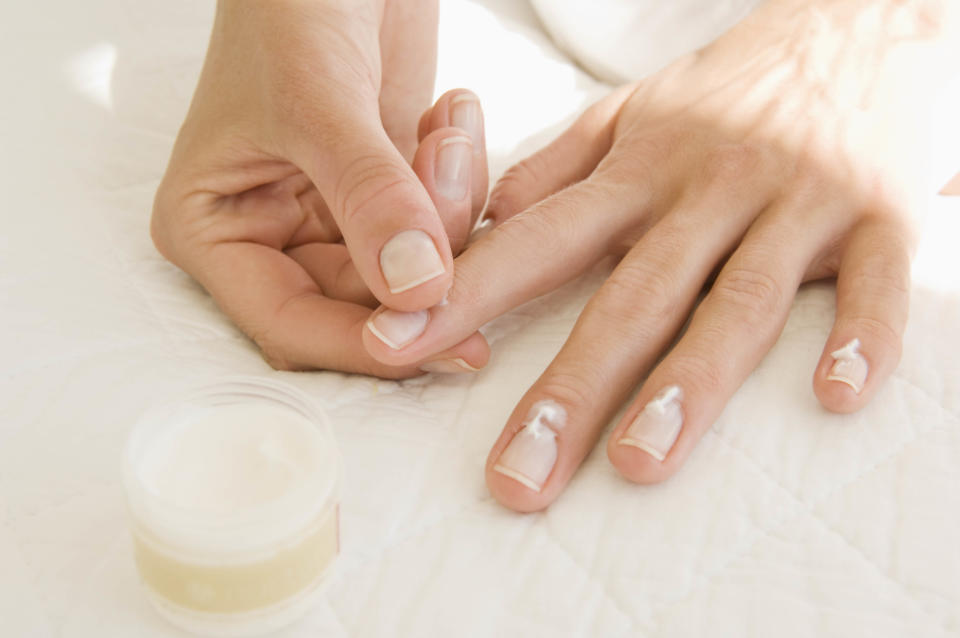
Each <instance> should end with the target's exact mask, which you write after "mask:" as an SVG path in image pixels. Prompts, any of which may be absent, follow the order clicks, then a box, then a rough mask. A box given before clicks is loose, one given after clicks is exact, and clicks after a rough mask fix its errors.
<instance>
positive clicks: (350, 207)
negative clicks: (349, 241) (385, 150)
mask: <svg viewBox="0 0 960 638" xmlns="http://www.w3.org/2000/svg"><path fill="white" fill-rule="evenodd" d="M408 190H409V185H408V180H407V175H406V173H405V172H404V171H402V170H401V169H400V168H399V167H398V166H397V165H396V164H395V163H394V162H392V161H391V160H390V159H389V158H385V157H382V156H380V155H375V154H369V155H362V156H360V157H358V158H356V159H354V160H353V161H352V162H351V163H350V164H348V165H347V166H346V167H345V169H344V170H343V172H342V174H341V175H340V178H339V179H338V180H337V183H336V186H335V187H334V196H333V200H334V202H335V204H334V209H335V210H339V211H340V212H341V214H342V216H343V221H344V222H350V221H351V220H353V219H354V218H356V217H357V216H358V215H361V214H363V211H364V210H366V209H367V206H366V205H367V204H368V203H369V202H370V201H371V200H373V199H374V198H382V199H384V200H385V201H393V202H406V201H408V200H409V199H410V197H409V194H408V193H407V191H408Z"/></svg>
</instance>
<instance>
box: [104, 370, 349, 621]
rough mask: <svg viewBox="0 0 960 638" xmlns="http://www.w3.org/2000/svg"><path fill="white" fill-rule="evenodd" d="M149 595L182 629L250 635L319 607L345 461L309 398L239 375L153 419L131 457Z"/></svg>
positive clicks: (138, 542)
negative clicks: (318, 598) (313, 604)
mask: <svg viewBox="0 0 960 638" xmlns="http://www.w3.org/2000/svg"><path fill="white" fill-rule="evenodd" d="M123 465H124V467H123V476H124V487H125V489H126V494H127V503H128V509H129V514H130V521H131V530H132V533H133V541H134V556H135V560H136V564H137V568H138V570H139V572H140V576H141V579H142V581H143V584H144V586H145V589H146V591H147V595H148V596H149V598H150V601H151V602H152V603H153V605H154V607H156V609H157V610H158V611H159V612H160V614H161V615H163V616H164V617H166V618H167V619H168V620H169V621H170V622H172V623H173V624H175V625H177V626H179V627H180V628H182V629H185V630H187V631H190V632H192V633H196V634H202V635H210V636H250V635H256V634H262V633H266V632H269V631H273V630H275V629H278V628H280V627H282V626H284V625H287V624H289V623H291V622H293V621H294V620H296V619H297V618H299V617H300V616H301V615H302V613H303V612H305V611H306V610H307V609H308V608H309V606H310V605H311V603H312V602H313V601H314V599H315V598H316V596H315V594H316V593H317V592H318V589H319V586H320V584H321V582H322V580H323V577H324V575H325V574H326V573H327V571H328V567H329V565H330V563H331V562H332V561H333V559H334V557H335V556H336V554H337V553H338V551H339V512H338V502H339V486H340V474H341V468H340V457H339V453H338V451H337V447H336V442H335V440H334V438H333V434H332V432H331V430H330V427H329V424H328V423H327V421H326V418H325V417H324V416H323V414H322V413H321V412H320V411H319V410H318V409H317V408H316V407H315V406H314V405H313V404H312V403H311V401H310V400H309V399H308V398H307V397H305V396H304V395H303V394H301V393H300V392H298V391H296V390H294V389H293V388H290V387H288V386H285V385H283V384H280V383H277V382H274V381H271V380H266V379H259V378H245V377H236V378H231V379H228V380H225V381H223V382H221V383H217V384H214V385H210V386H205V387H202V388H198V389H197V390H195V391H193V392H191V393H189V394H187V395H186V396H184V397H182V398H181V399H180V400H177V401H173V402H170V403H167V404H164V405H162V406H159V407H157V408H154V409H152V410H150V411H148V412H147V413H146V414H145V415H144V416H143V417H142V418H141V419H140V421H139V422H138V423H137V424H136V425H135V426H134V428H133V431H132V432H131V434H130V438H129V440H128V443H127V448H126V451H125V455H124V464H123Z"/></svg>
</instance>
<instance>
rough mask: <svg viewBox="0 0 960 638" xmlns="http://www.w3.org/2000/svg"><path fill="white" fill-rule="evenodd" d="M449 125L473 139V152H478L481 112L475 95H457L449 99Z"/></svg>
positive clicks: (480, 141)
mask: <svg viewBox="0 0 960 638" xmlns="http://www.w3.org/2000/svg"><path fill="white" fill-rule="evenodd" d="M450 126H455V127H457V128H458V129H460V130H462V131H464V132H465V133H466V134H467V135H469V136H470V139H471V140H472V141H473V152H474V153H479V152H480V149H481V148H482V146H483V144H482V142H483V113H482V112H481V111H480V102H478V101H477V99H476V98H475V97H473V96H472V95H458V96H456V97H455V98H453V99H452V100H450Z"/></svg>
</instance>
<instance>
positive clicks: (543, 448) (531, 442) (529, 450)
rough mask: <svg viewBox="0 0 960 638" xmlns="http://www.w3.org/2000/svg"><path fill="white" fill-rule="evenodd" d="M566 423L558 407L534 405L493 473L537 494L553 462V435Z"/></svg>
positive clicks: (555, 460)
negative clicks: (507, 477)
mask: <svg viewBox="0 0 960 638" xmlns="http://www.w3.org/2000/svg"><path fill="white" fill-rule="evenodd" d="M566 422H567V411H566V410H564V409H563V406H561V405H560V404H559V403H556V402H555V401H551V400H549V399H546V400H544V401H537V402H536V403H534V404H533V407H531V408H530V411H529V412H528V413H527V418H526V419H524V421H523V428H522V429H521V430H520V431H519V432H517V433H516V434H515V435H514V436H513V440H511V441H510V444H509V445H507V447H506V449H505V450H504V451H503V452H502V453H501V454H500V458H499V459H498V460H497V464H496V465H494V466H493V469H494V470H496V471H497V472H499V473H500V474H503V475H504V476H509V477H510V478H512V479H514V480H515V481H519V482H520V483H523V484H524V485H526V486H527V487H529V488H530V489H531V490H533V491H534V492H539V491H540V490H541V489H542V488H543V484H544V483H545V482H546V480H547V477H548V476H550V472H551V471H552V470H553V466H554V464H555V463H556V462H557V431H559V430H560V429H561V428H563V426H564V425H565V424H566Z"/></svg>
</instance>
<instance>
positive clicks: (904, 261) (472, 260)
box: [363, 0, 960, 511]
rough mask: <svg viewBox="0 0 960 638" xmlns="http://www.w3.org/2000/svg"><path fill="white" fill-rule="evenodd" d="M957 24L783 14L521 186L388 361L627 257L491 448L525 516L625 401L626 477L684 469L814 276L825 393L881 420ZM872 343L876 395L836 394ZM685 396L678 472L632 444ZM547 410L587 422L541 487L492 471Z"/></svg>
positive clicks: (622, 458)
mask: <svg viewBox="0 0 960 638" xmlns="http://www.w3.org/2000/svg"><path fill="white" fill-rule="evenodd" d="M958 22H960V20H958V17H957V6H956V3H953V2H951V1H950V0H942V1H941V0H928V1H922V0H914V1H907V2H894V1H892V0H889V1H888V0H862V1H858V0H848V1H846V2H839V1H837V0H820V1H810V0H771V1H770V2H768V3H766V4H765V5H763V6H762V7H761V8H760V9H759V10H758V11H756V12H755V13H754V14H753V15H751V16H750V17H749V18H747V19H746V20H745V21H744V22H743V23H741V24H740V25H738V26H737V27H735V28H734V29H733V30H732V31H731V32H729V33H728V34H726V35H724V36H722V37H721V38H720V39H718V40H717V41H716V42H714V43H713V44H712V45H710V46H708V47H706V48H705V49H703V50H701V51H699V52H697V53H695V54H692V55H690V56H688V57H686V58H684V59H681V60H678V61H677V62H675V63H674V64H672V65H670V66H669V67H668V68H666V69H664V70H663V71H661V72H659V73H657V74H655V75H654V76H652V77H650V78H649V79H647V80H644V81H643V82H641V83H639V84H636V85H631V86H626V87H623V88H621V89H620V90H618V91H616V92H614V93H613V94H612V95H610V96H609V97H607V98H606V99H604V100H602V101H601V102H599V103H597V104H595V105H594V106H593V107H591V108H590V109H588V110H587V111H586V112H585V113H584V114H583V116H582V117H581V118H580V119H579V120H578V121H577V122H576V123H574V124H573V125H572V127H571V128H570V129H569V130H568V131H566V132H565V133H564V134H563V135H561V136H560V137H559V138H558V139H557V140H555V141H554V142H553V143H552V144H551V145H550V146H548V147H547V148H545V149H543V150H542V151H540V152H538V153H537V154H535V155H534V156H532V157H530V158H528V159H527V160H525V161H524V162H521V163H520V164H519V165H517V166H515V167H514V168H512V169H511V170H510V171H508V172H507V173H506V175H505V176H504V177H503V179H502V180H501V181H500V182H499V183H498V184H497V186H496V187H495V189H494V192H493V194H492V195H491V201H490V205H489V209H488V212H487V218H489V219H491V220H492V222H493V224H495V227H494V228H493V230H492V231H490V232H489V233H488V234H486V235H485V236H484V237H483V238H482V239H480V240H479V241H477V242H476V243H475V244H474V245H473V246H472V247H471V248H470V250H468V251H466V252H465V253H464V254H463V255H461V256H460V257H459V258H458V259H457V260H456V270H455V276H454V283H453V287H452V288H451V290H450V293H449V296H448V298H449V303H448V304H446V305H443V306H438V307H435V308H433V309H432V310H431V313H430V321H429V324H428V326H427V328H426V331H425V332H424V333H423V335H422V336H421V337H420V338H419V339H418V340H416V341H414V342H413V343H411V344H410V345H408V346H406V347H405V348H403V349H400V350H393V349H390V348H388V347H386V346H385V345H384V344H383V343H382V342H380V341H379V340H378V339H377V338H376V337H375V336H374V335H373V334H372V333H370V331H369V330H365V331H364V334H363V340H364V344H365V346H366V348H367V350H368V352H369V353H370V354H371V355H372V356H373V357H374V358H376V359H377V360H379V361H382V362H384V363H389V364H391V365H402V364H405V363H408V362H411V361H416V360H420V359H423V358H424V357H427V356H430V355H431V354H432V353H435V352H439V351H443V350H444V349H447V348H450V347H452V346H453V345H455V344H457V343H459V342H460V341H461V340H462V339H463V338H465V337H466V336H468V335H470V334H471V333H472V332H473V331H474V330H475V329H476V328H477V327H479V326H481V325H483V324H484V323H485V322H487V321H489V320H491V319H493V318H494V317H496V316H498V315H500V314H502V313H504V312H506V311H508V310H510V309H511V308H514V307H516V306H518V305H520V304H522V303H524V302H526V301H528V300H530V299H532V298H534V297H537V296H539V295H542V294H544V293H547V292H549V291H550V290H552V289H554V288H556V287H557V286H559V285H561V284H563V283H565V282H567V281H569V280H571V279H573V278H574V277H576V276H578V275H579V274H581V273H582V272H584V271H585V270H586V269H588V268H590V267H591V266H592V265H594V264H595V263H597V262H598V261H600V260H601V259H605V258H608V257H609V256H611V255H612V256H616V257H620V258H621V260H620V262H619V265H618V266H617V267H616V269H615V270H614V271H613V272H612V274H611V275H610V277H609V279H608V280H607V282H606V283H605V284H604V285H603V286H602V287H601V288H600V289H599V290H598V291H597V292H596V294H595V295H594V296H593V298H592V299H591V301H590V302H589V304H588V305H587V307H586V308H585V309H584V311H583V313H582V314H581V316H580V318H579V320H578V322H577V324H576V325H575V327H574V329H573V331H572V333H571V334H570V337H569V339H568V340H567V342H566V343H565V345H564V347H563V348H562V350H561V352H560V353H559V354H558V355H557V357H556V358H555V359H554V360H553V362H552V363H551V364H550V365H549V366H548V367H547V369H546V370H545V371H544V373H543V374H542V376H541V377H540V378H539V379H538V380H537V381H536V382H535V383H534V385H533V386H532V387H531V388H530V389H529V391H528V392H527V394H526V395H525V396H524V398H523V399H522V400H521V401H520V403H519V404H518V405H517V407H516V409H515V410H514V412H513V414H512V416H511V417H510V418H509V420H508V422H507V424H506V426H505V427H504V429H503V432H502V434H501V435H500V437H499V438H498V439H497V441H496V442H495V443H494V445H493V448H492V450H491V452H490V456H489V459H488V462H487V467H486V477H487V484H488V486H489V488H490V491H491V492H492V494H493V495H494V496H495V497H496V498H497V499H498V500H499V501H500V502H501V503H503V504H504V505H506V506H507V507H510V508H512V509H516V510H519V511H534V510H539V509H542V508H544V507H546V506H548V505H549V504H550V503H551V502H553V501H554V500H555V499H556V498H557V497H558V496H559V495H560V494H561V493H562V491H563V489H564V487H565V486H566V484H567V483H568V481H569V480H570V479H571V477H572V476H573V474H574V472H575V471H576V469H577V468H578V467H579V465H580V463H581V462H582V461H583V459H584V458H585V457H586V455H587V454H588V453H589V451H590V450H591V449H592V448H593V447H594V446H595V445H596V444H597V443H598V441H599V439H600V435H601V433H602V431H603V429H604V427H605V426H606V425H607V423H608V422H609V421H610V419H611V418H612V417H613V415H614V414H615V413H616V412H617V410H618V409H620V408H621V407H622V406H623V405H624V404H625V403H626V404H627V409H626V413H625V415H624V417H623V419H622V420H621V421H620V422H618V423H617V424H616V425H615V427H614V429H613V432H612V433H611V435H610V437H609V439H608V441H607V454H608V457H609V459H610V461H611V463H613V465H614V466H615V467H616V468H617V469H618V470H619V471H620V473H621V474H622V475H623V476H624V477H626V478H627V479H629V480H631V481H635V482H638V483H654V482H658V481H662V480H664V479H666V478H668V477H669V476H670V475H672V474H673V473H674V472H676V471H677V469H678V468H679V467H681V466H682V464H683V463H684V461H685V460H686V458H687V457H688V456H689V454H690V452H691V451H692V449H693V448H694V446H695V445H696V444H697V442H698V441H699V439H700V438H701V436H702V435H703V433H704V432H705V431H706V430H707V428H709V427H710V425H711V424H712V423H713V421H714V420H715V419H716V418H717V417H718V415H719V414H720V412H721V411H722V409H723V407H724V405H725V404H726V403H727V401H728V400H729V399H730V397H731V396H732V395H733V394H734V393H735V392H736V391H737V389H738V388H739V387H740V385H741V384H742V383H743V381H744V380H745V379H746V377H747V376H748V375H749V374H750V373H751V371H752V370H753V369H754V368H755V367H756V366H757V364H758V363H759V362H760V360H761V359H762V358H763V357H764V355H765V354H766V353H767V351H768V350H769V349H770V348H771V347H772V345H773V344H774V343H775V341H776V340H777V338H778V337H779V335H780V333H781V331H782V329H783V326H784V324H785V321H786V318H787V314H788V312H789V310H790V306H791V303H792V300H793V297H794V295H795V293H796V291H797V288H798V286H800V285H801V284H802V283H803V282H805V281H810V280H815V279H822V278H836V280H837V312H836V319H835V322H834V326H833V330H832V331H831V333H830V336H829V337H828V339H827V341H826V343H825V344H824V350H823V354H822V356H821V358H820V361H819V363H818V364H817V366H816V369H815V370H814V374H813V390H814V392H815V394H816V396H817V398H818V399H819V400H820V402H821V403H822V404H823V405H824V406H825V407H826V408H827V409H829V410H831V411H834V412H852V411H855V410H857V409H859V408H861V407H862V406H863V405H865V404H866V403H867V402H868V401H869V400H870V399H871V398H872V397H873V396H875V395H876V393H877V392H878V390H879V389H880V388H881V386H882V384H883V381H884V380H885V379H886V378H887V377H888V376H889V375H890V374H891V372H892V371H893V370H894V368H895V367H896V365H897V362H898V360H899V357H900V350H901V340H902V335H903V331H904V326H905V323H906V320H907V310H908V297H909V287H910V259H911V254H912V251H913V246H914V242H915V231H916V227H917V220H916V219H915V215H914V211H915V210H916V209H917V207H918V204H917V202H918V201H919V200H920V199H921V198H922V197H923V196H924V195H925V193H923V192H922V189H920V188H918V186H917V185H918V184H922V183H923V182H922V179H920V177H922V175H923V169H924V166H923V162H922V159H923V158H924V157H927V156H928V154H927V152H926V149H927V148H928V146H927V145H928V144H929V143H930V142H931V140H930V138H929V137H928V136H926V135H925V133H924V131H925V127H924V126H923V124H924V122H923V117H924V113H925V109H926V106H927V105H928V104H929V103H930V101H931V100H932V96H933V95H934V91H935V89H936V84H937V82H938V81H941V79H942V78H943V77H945V76H944V74H946V73H953V72H956V71H957V68H956V65H957V63H958V61H960V51H958V49H960V46H958V43H960V39H958V38H957V37H956V34H957V25H958ZM878 132H882V134H878ZM701 294H703V297H702V300H700V295H701ZM688 320H689V325H688V326H687V327H686V330H685V331H684V332H683V333H682V335H681V328H682V327H683V326H684V324H685V323H687V321H688ZM678 335H679V336H678ZM853 338H858V339H859V340H860V342H861V352H862V354H863V356H864V357H865V359H866V361H867V362H868V364H869V375H868V377H867V379H866V383H865V386H864V387H863V389H862V391H861V392H860V393H857V392H856V391H855V390H854V389H853V388H851V387H850V386H849V385H846V384H844V383H839V382H836V381H830V380H828V379H827V376H828V374H829V370H830V368H831V366H832V364H833V358H832V357H831V356H830V353H831V352H832V351H834V350H837V349H839V348H840V347H841V346H843V345H844V344H845V343H847V342H848V341H850V340H851V339H853ZM638 383H639V384H640V387H639V390H638V391H636V394H635V396H633V398H631V394H632V393H633V392H634V390H635V388H636V386H637V384H638ZM673 384H676V385H679V386H680V387H681V388H682V390H683V397H684V398H683V403H682V407H683V411H684V423H683V428H682V430H681V432H680V435H679V438H678V439H677V441H676V443H675V444H674V445H673V447H672V448H671V450H670V451H669V454H668V455H667V456H666V458H665V459H664V460H663V461H659V460H657V459H656V458H654V457H653V456H651V455H650V454H648V453H646V452H644V451H643V450H641V449H638V448H636V447H630V446H626V445H621V444H619V443H618V441H619V439H620V437H621V436H622V434H623V432H624V431H625V429H626V428H627V427H628V425H629V424H630V422H631V421H632V420H633V418H634V417H635V416H636V415H637V414H638V413H639V412H640V411H641V410H642V409H643V407H644V406H645V405H646V404H647V403H648V402H649V401H650V400H651V399H652V398H653V397H654V395H656V393H657V392H659V391H660V390H662V389H663V388H665V387H668V386H670V385H673ZM545 399H549V400H553V401H555V402H557V403H559V404H560V405H561V406H563V407H564V408H565V409H566V411H567V414H568V421H567V424H566V426H565V427H564V428H563V429H562V430H561V431H560V432H559V434H558V436H557V441H558V459H557V463H556V465H555V466H554V468H553V471H552V472H551V474H550V475H549V477H548V478H547V480H546V482H545V483H544V485H543V488H542V490H541V491H540V492H536V491H534V490H531V489H530V488H528V487H526V486H524V485H523V484H521V483H519V482H517V481H516V480H514V479H512V478H510V477H508V476H505V475H503V474H500V473H498V472H495V471H493V465H494V464H495V463H496V461H497V459H498V458H499V456H500V454H501V452H502V451H503V450H504V449H505V447H506V446H507V445H508V444H509V442H510V441H511V439H512V438H513V436H514V435H515V434H516V433H517V432H518V431H519V430H520V428H521V427H522V425H521V421H522V419H523V418H524V417H525V415H526V414H527V412H528V411H529V409H530V407H531V406H532V405H533V404H534V403H536V402H537V401H541V400H545Z"/></svg>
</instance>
